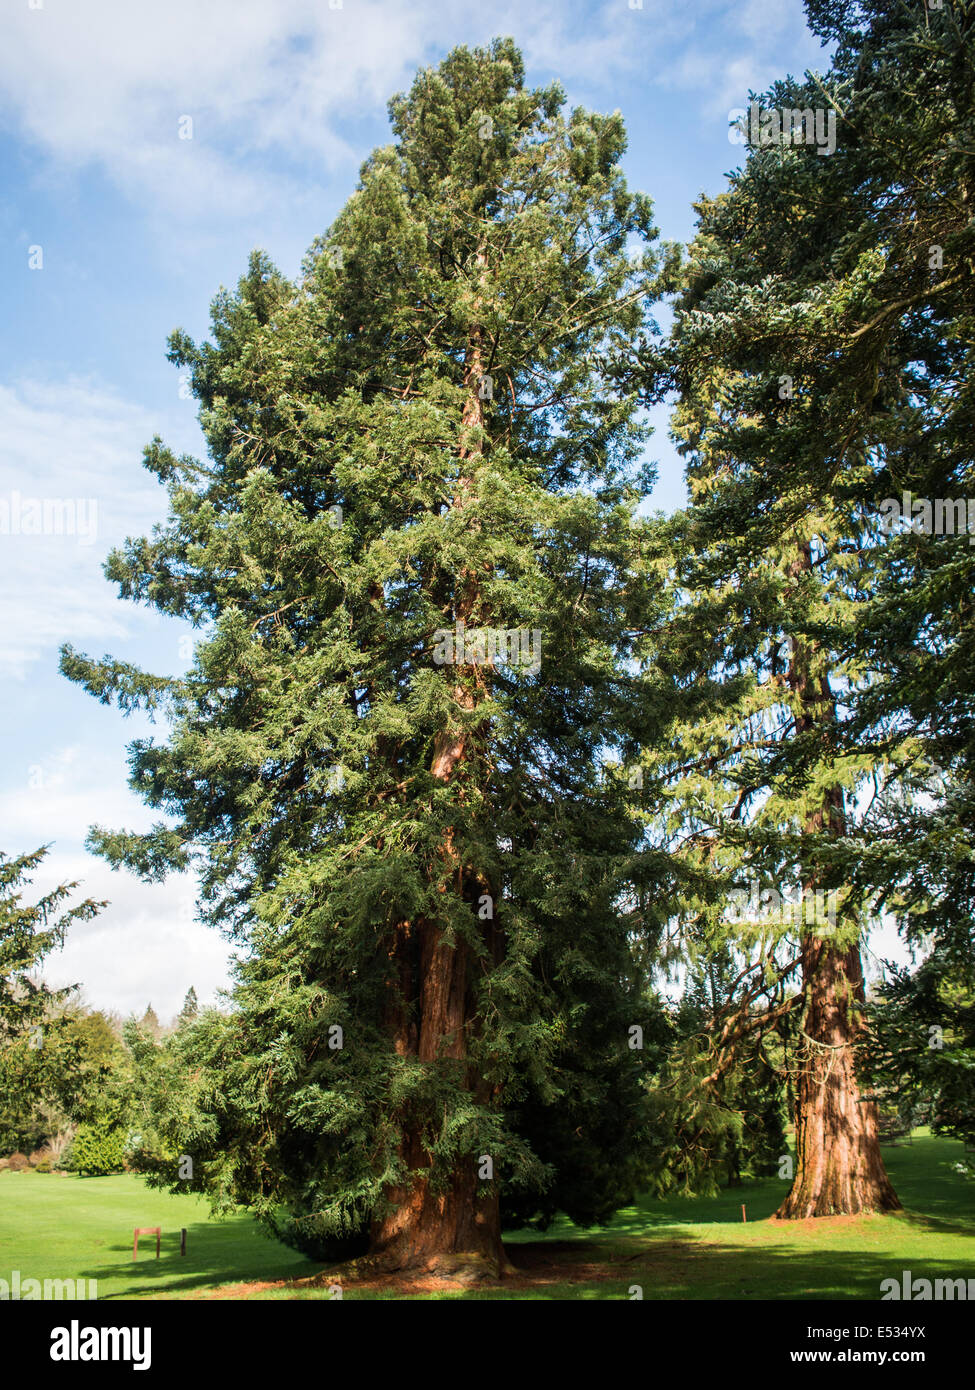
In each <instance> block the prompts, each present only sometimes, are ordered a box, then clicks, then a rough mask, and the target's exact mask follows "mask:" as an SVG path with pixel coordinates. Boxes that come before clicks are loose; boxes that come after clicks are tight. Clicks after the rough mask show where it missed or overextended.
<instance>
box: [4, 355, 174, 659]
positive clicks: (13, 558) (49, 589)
mask: <svg viewBox="0 0 975 1390" xmlns="http://www.w3.org/2000/svg"><path fill="white" fill-rule="evenodd" d="M153 432H154V422H153V421H152V420H151V418H150V416H149V414H148V412H146V411H145V410H143V409H141V408H140V407H138V406H135V405H133V404H131V403H130V402H127V401H125V400H122V399H121V398H120V397H119V396H117V395H115V394H114V393H112V392H111V391H107V390H106V389H104V388H103V387H101V386H99V385H97V384H93V383H91V382H85V381H82V380H77V379H73V380H68V381H56V382H55V381H47V382H39V381H23V382H19V383H16V384H14V385H12V386H6V387H5V386H0V440H2V444H0V614H2V618H3V621H2V623H0V676H2V677H5V678H6V679H8V680H9V679H11V678H14V679H18V680H22V679H23V678H24V677H25V676H26V675H27V673H28V671H29V670H30V669H31V667H32V666H33V664H34V663H35V662H37V661H38V660H39V659H40V658H41V657H42V656H47V657H50V658H51V660H53V659H54V650H55V648H56V647H57V646H58V645H59V644H60V643H61V642H64V641H68V640H70V641H72V642H79V641H80V642H85V641H97V642H103V641H111V640H114V639H117V638H119V637H122V636H123V635H125V634H126V633H128V632H130V631H131V630H132V625H133V624H134V623H139V622H141V623H143V624H144V623H146V622H147V621H151V619H149V618H148V615H143V614H140V611H139V610H137V609H135V608H134V607H133V606H131V605H123V604H120V603H119V601H118V598H117V595H116V593H115V591H114V589H113V588H112V586H111V585H109V584H108V583H107V582H106V580H105V576H104V574H103V573H102V562H103V560H104V557H105V554H106V551H107V550H108V549H109V548H110V547H111V545H112V544H115V543H117V542H118V541H120V540H122V539H124V537H125V536H126V535H127V534H134V533H138V532H142V531H145V530H148V529H149V528H150V527H151V525H152V523H153V522H154V521H157V520H158V519H159V517H160V515H161V513H162V507H163V502H164V498H163V496H162V493H161V490H160V489H159V488H158V487H157V486H155V484H154V483H153V481H152V479H151V478H150V477H149V475H148V474H143V473H142V472H141V470H140V468H139V466H138V464H139V459H140V456H141V452H142V447H143V445H144V444H145V443H146V441H147V440H148V439H149V438H150V437H151V435H152V434H153Z"/></svg>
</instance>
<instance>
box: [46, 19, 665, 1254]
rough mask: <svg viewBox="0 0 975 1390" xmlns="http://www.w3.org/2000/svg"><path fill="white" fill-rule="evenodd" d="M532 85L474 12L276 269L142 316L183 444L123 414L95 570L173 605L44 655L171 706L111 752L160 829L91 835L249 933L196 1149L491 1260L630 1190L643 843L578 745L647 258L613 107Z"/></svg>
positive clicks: (588, 717)
mask: <svg viewBox="0 0 975 1390" xmlns="http://www.w3.org/2000/svg"><path fill="white" fill-rule="evenodd" d="M563 106H564V97H563V94H562V92H561V90H560V89H559V87H558V86H557V85H553V86H551V87H549V88H546V89H544V90H537V91H535V90H529V89H527V88H526V87H525V86H524V82H523V69H522V61H521V58H520V55H519V54H518V52H517V50H516V49H515V47H514V46H513V44H512V43H511V42H510V41H509V40H503V41H502V40H497V41H495V42H494V43H493V44H492V45H491V47H490V49H489V50H487V51H481V50H477V51H473V52H472V51H468V50H466V49H463V48H461V49H458V50H456V51H455V52H453V53H452V54H451V55H450V56H449V57H448V58H447V59H446V61H445V62H443V63H442V64H441V65H440V66H439V67H438V68H434V69H429V70H425V71H422V72H421V73H420V74H419V76H418V77H417V79H416V81H415V83H414V85H413V88H412V90H411V92H410V93H409V95H408V96H404V97H399V98H396V99H395V100H394V101H392V102H391V104H390V114H391V118H392V124H393V132H394V136H395V142H394V143H393V144H391V145H389V146H387V147H384V148H382V149H379V150H377V151H376V152H375V153H374V154H373V155H372V157H371V158H370V159H369V160H368V161H367V163H366V164H365V165H364V167H363V169H362V174H361V180H360V183H359V186H358V188H357V190H356V192H355V193H354V194H353V196H352V198H351V199H350V200H349V202H348V204H347V206H346V207H345V209H344V210H343V212H342V213H341V215H340V216H339V217H338V219H337V221H336V222H335V224H334V225H333V227H332V228H331V229H330V231H329V233H328V234H327V236H324V237H323V238H321V239H320V240H319V241H318V242H317V243H316V244H315V245H314V246H313V248H312V250H311V252H310V253H309V256H308V258H307V261H306V263H305V266H304V273H303V276H302V278H301V280H300V281H299V282H298V283H297V284H292V283H290V282H288V281H287V280H286V279H285V278H284V277H283V276H282V275H280V274H279V273H278V272H277V271H275V270H274V269H273V268H272V266H271V265H270V264H269V263H268V262H267V261H266V259H265V258H263V257H262V256H259V255H255V257H254V258H253V259H252V261H251V264H250V268H249V270H248V272H247V274H246V275H245V276H244V277H243V279H242V280H241V281H240V284H239V286H238V289H237V291H236V293H234V294H230V293H226V292H224V293H221V295H220V296H219V297H218V298H217V300H216V301H215V303H214V306H213V341H212V342H209V343H205V344H203V345H201V346H197V345H196V344H194V343H193V342H191V341H190V340H189V339H188V338H187V337H186V336H185V335H183V334H181V333H177V334H175V335H174V336H173V338H172V340H171V352H170V356H171V359H172V361H174V362H175V363H177V364H179V365H180V366H182V367H184V368H187V369H188V370H189V372H190V374H191V378H192V384H193V391H194V393H195V395H196V397H197V399H198V400H199V402H200V420H201V423H202V426H203V429H204V432H205V435H206V439H207V444H208V449H209V460H208V461H205V462H201V461H197V460H195V459H191V458H187V457H180V458H177V457H175V456H174V455H173V454H172V453H171V452H170V451H169V450H168V449H166V448H165V447H164V445H163V444H162V443H161V442H160V441H158V440H157V441H154V442H153V443H152V444H151V445H150V447H149V448H148V449H147V451H146V458H145V461H146V465H147V466H148V467H149V468H150V469H151V470H152V471H153V472H154V473H155V474H156V475H157V476H158V477H159V478H160V479H161V480H162V481H163V482H164V483H165V484H166V485H167V487H168V492H169V500H170V514H169V518H168V520H167V522H166V523H165V524H164V525H163V526H161V527H159V528H157V530H156V531H155V532H154V534H153V535H152V536H151V537H148V538H145V539H140V540H132V541H130V542H128V543H127V544H126V546H125V547H124V548H123V549H122V550H120V551H118V552H116V553H114V554H113V555H112V557H111V559H110V561H109V563H108V566H107V572H108V574H109V577H110V578H111V579H112V580H114V581H115V582H116V583H117V584H118V585H119V589H120V592H121V594H122V596H124V597H125V598H128V599H135V600H139V601H143V602H147V603H149V604H151V605H153V606H154V607H155V608H156V609H158V610H159V611H160V612H162V613H164V614H171V615H173V616H175V617H178V618H181V619H184V620H187V621H189V622H191V623H193V624H194V625H195V626H197V627H199V628H200V629H201V632H202V636H201V640H200V641H199V643H198V644H197V647H196V654H195V659H194V662H193V665H192V668H191V669H190V670H189V671H188V672H187V673H186V675H185V676H184V677H182V678H180V679H173V680H170V679H164V678H161V677H155V676H151V675H148V674H146V673H144V672H142V671H140V670H136V669H134V668H133V667H131V666H129V665H127V664H125V663H122V662H116V661H114V660H111V659H109V658H105V659H103V660H101V661H93V660H89V659H88V658H86V657H83V656H81V655H80V654H78V653H75V652H73V651H72V650H70V649H66V650H65V652H64V655H63V669H64V671H65V672H66V674H67V675H68V676H69V677H71V678H72V679H74V680H77V681H79V682H81V683H82V684H83V685H84V686H85V687H86V688H87V689H89V690H90V691H91V692H92V693H93V694H95V695H97V696H98V697H99V698H100V699H102V700H104V701H113V700H114V701H117V703H118V704H119V705H120V707H121V708H123V709H128V708H131V707H136V706H139V707H143V708H146V709H149V710H150V711H152V710H156V709H158V710H160V711H163V712H165V714H166V716H167V717H168V719H169V721H170V733H169V736H168V739H167V740H166V741H163V742H152V741H142V740H140V741H137V742H136V743H135V744H134V745H133V746H132V785H133V786H134V787H135V788H136V789H137V790H138V791H139V792H140V793H141V794H142V795H143V796H144V797H145V799H146V800H147V801H148V802H149V803H150V804H151V805H153V806H155V807H158V808H160V810H162V811H164V812H165V813H167V815H168V817H169V819H168V820H166V821H161V822H160V823H159V825H158V826H157V827H156V828H155V829H154V830H153V831H152V832H151V833H149V834H144V835H136V834H127V833H124V832H110V831H106V830H101V829H96V830H95V831H94V832H93V836H92V842H93V844H94V845H95V846H96V847H97V848H98V849H100V850H101V851H102V852H103V853H104V854H105V855H106V856H107V857H108V858H109V860H110V861H111V862H112V863H114V864H125V865H128V866H130V867H132V868H134V869H136V870H138V871H140V872H142V873H143V874H146V875H148V876H158V875H162V874H165V873H166V872H169V871H171V870H173V869H182V868H185V867H187V866H188V865H191V864H194V865H196V866H197V867H198V869H199V871H200V874H201V882H202V904H203V910H204V913H205V915H206V916H207V917H208V918H209V919H210V920H212V921H213V922H215V923H218V924H220V925H221V926H223V927H224V928H226V929H229V930H231V931H232V932H234V933H235V934H236V935H237V936H238V938H239V939H240V940H241V941H242V942H243V943H245V944H246V947H247V952H246V954H245V955H244V956H243V957H242V960H241V963H240V964H239V967H238V986H237V992H236V1009H235V1010H234V1012H233V1013H232V1014H231V1016H230V1017H229V1018H228V1019H225V1020H222V1019H221V1018H220V1016H219V1015H217V1014H212V1015H208V1016H205V1017H204V1019H203V1020H201V1023H200V1024H199V1025H198V1028H197V1030H196V1033H195V1036H196V1038H197V1043H196V1044H195V1045H196V1046H198V1047H199V1048H200V1049H201V1053H200V1055H201V1056H203V1057H204V1058H205V1060H206V1062H207V1063H208V1066H207V1067H204V1068H203V1070H202V1071H201V1072H200V1073H199V1075H198V1077H197V1082H196V1083H195V1084H196V1089H195V1090H194V1092H193V1095H192V1097H189V1098H186V1104H184V1112H186V1111H187V1106H188V1107H189V1109H190V1110H192V1113H193V1118H192V1119H191V1120H188V1119H187V1115H186V1113H184V1115H183V1118H182V1123H183V1125H184V1129H183V1140H182V1142H184V1143H185V1144H186V1145H187V1152H189V1153H191V1154H194V1155H195V1157H196V1159H197V1160H198V1161H197V1162H196V1164H195V1174H196V1177H195V1181H196V1182H197V1183H198V1184H199V1185H201V1186H204V1187H207V1188H209V1189H210V1190H211V1191H212V1192H214V1194H215V1195H216V1196H217V1198H218V1200H219V1199H226V1200H229V1201H245V1202H248V1203H250V1204H252V1205H253V1206H254V1207H255V1208H256V1209H257V1210H258V1211H260V1212H262V1213H263V1214H265V1215H266V1216H267V1217H268V1219H269V1220H279V1219H280V1218H279V1212H280V1209H281V1207H282V1204H283V1205H284V1207H286V1208H287V1209H288V1210H289V1211H290V1213H291V1217H292V1225H291V1226H290V1228H289V1229H290V1231H291V1234H292V1235H293V1236H294V1237H295V1238H297V1239H312V1238H315V1237H317V1236H319V1235H326V1236H327V1235H329V1234H334V1235H347V1234H355V1235H367V1236H368V1238H369V1242H370V1248H371V1251H372V1255H373V1257H374V1259H375V1261H376V1262H377V1263H379V1264H382V1265H384V1266H385V1267H388V1268H391V1269H395V1268H405V1267H408V1266H411V1265H416V1264H424V1265H426V1266H427V1267H434V1266H438V1267H442V1268H449V1267H451V1265H452V1264H455V1263H457V1262H458V1261H460V1263H462V1264H464V1263H466V1264H471V1262H473V1265H474V1266H475V1267H477V1266H478V1265H480V1266H482V1267H484V1268H486V1269H495V1270H496V1269H498V1268H499V1267H501V1266H502V1265H503V1263H504V1255H503V1250H502V1247H501V1240H500V1231H501V1221H502V1208H503V1209H504V1210H505V1211H507V1212H509V1213H511V1214H515V1215H517V1216H518V1218H519V1219H530V1218H532V1217H538V1218H539V1219H542V1220H544V1219H547V1217H548V1215H550V1214H551V1211H552V1210H554V1209H555V1207H557V1206H562V1207H563V1208H565V1209H568V1210H569V1211H570V1212H571V1213H572V1214H574V1215H576V1216H577V1217H578V1218H579V1219H581V1220H593V1219H595V1218H596V1217H598V1216H605V1215H606V1214H608V1212H609V1211H611V1210H612V1209H613V1208H614V1206H616V1205H618V1204H619V1203H620V1202H622V1201H625V1200H627V1199H628V1198H629V1197H630V1195H631V1193H632V1182H633V1174H634V1166H633V1158H634V1155H633V1152H632V1149H633V1138H634V1135H635V1133H636V1131H637V1127H638V1125H639V1123H640V1118H641V1113H642V1112H641V1093H640V1088H639V1082H638V1078H637V1074H636V1072H635V1070H634V1067H633V1062H632V1054H629V1055H628V1053H627V1047H626V1041H627V1027H628V1026H629V1025H630V1024H632V1022H633V1021H634V1017H635V1012H636V1011H637V1010H638V1008H639V1003H638V1001H639V990H638V982H637V980H636V978H635V971H634V968H633V964H632V960H631V948H630V943H629V940H628V928H629V926H630V925H631V924H630V922H629V920H628V913H627V909H626V906H625V904H626V903H627V902H629V901H632V900H633V896H634V893H636V894H637V896H639V894H640V893H641V892H642V893H643V894H646V892H647V891H648V884H647V883H646V882H645V881H641V876H642V879H643V880H645V876H646V874H647V873H648V872H649V869H648V868H647V861H645V860H644V859H643V858H642V857H641V856H640V855H639V853H638V848H637V847H638V839H639V830H638V827H636V826H635V823H634V822H633V820H632V818H631V815H630V810H629V807H628V804H627V795H626V791H625V789H624V788H623V787H621V785H620V783H619V780H618V779H614V778H613V777H611V776H607V775H606V774H605V772H604V770H603V754H604V749H605V747H606V745H607V744H609V743H612V741H613V739H614V736H615V733H616V731H618V730H619V728H621V727H622V726H623V724H625V723H626V722H627V721H631V720H632V717H633V703H632V700H633V693H634V686H633V680H632V676H631V668H630V657H631V655H632V653H631V648H630V640H631V639H630V637H629V635H628V634H629V633H630V632H631V630H632V628H633V627H634V619H633V616H632V614H631V613H630V612H629V607H630V605H631V603H632V596H631V593H630V588H629V586H628V581H627V574H628V568H629V566H630V565H631V562H632V551H633V545H634V539H633V537H634V532H633V527H632V524H631V516H632V512H633V508H634V507H635V505H636V504H637V502H638V500H639V497H640V495H641V488H642V487H643V483H641V481H640V474H639V470H638V468H637V463H638V459H639V456H640V454H641V451H642V448H643V443H644V439H645V436H646V431H645V429H644V427H643V426H642V425H641V424H640V422H639V419H638V404H639V392H638V388H637V385H636V384H635V383H636V381H637V379H638V373H637V368H638V367H639V366H640V365H641V361H642V366H643V368H644V369H645V366H646V359H647V354H648V353H651V352H652V351H653V346H652V341H651V340H650V338H649V337H648V331H647V318H646V315H647V308H648V305H649V304H650V303H651V301H652V298H653V295H654V282H655V279H656V276H657V274H658V269H659V267H658V264H657V260H658V258H657V253H655V252H654V251H653V250H652V248H651V243H652V242H653V240H654V238H655V236H656V233H655V230H654V229H653V227H652V225H651V209H650V205H649V203H648V201H647V199H646V198H644V197H643V196H641V195H634V194H631V193H630V192H628V191H627V188H626V185H625V182H624V179H623V176H622V174H621V172H620V167H619V161H620V157H621V155H622V153H623V150H624V147H625V137H624V131H623V125H622V121H621V118H620V117H619V115H618V114H616V115H611V116H601V115H595V114H591V113H587V112H585V111H582V110H575V111H572V112H571V113H570V114H566V113H565V112H564V110H563ZM634 247H637V251H636V254H634ZM644 481H645V480H644ZM499 632H501V633H505V634H508V636H507V637H506V639H505V641H506V642H510V640H511V636H510V635H511V634H512V633H514V634H519V635H518V636H516V637H515V639H514V640H515V649H514V651H512V650H510V649H508V650H507V651H506V654H503V655H501V656H499V655H498V654H497V650H496V642H495V636H494V635H496V634H497V633H499ZM628 894H629V896H628ZM190 1099H192V1105H189V1100H190Z"/></svg>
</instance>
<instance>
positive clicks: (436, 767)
mask: <svg viewBox="0 0 975 1390" xmlns="http://www.w3.org/2000/svg"><path fill="white" fill-rule="evenodd" d="M477 265H478V268H479V270H480V271H481V273H482V274H483V273H484V271H485V268H486V258H485V256H484V254H483V251H482V252H480V253H479V254H478V256H477ZM484 371H485V366H484V335H483V330H482V328H481V327H480V326H478V325H475V326H474V327H473V328H472V329H471V331H470V335H469V339H468V344H467V352H466V356H465V363H464V385H465V390H466V397H465V403H464V408H463V411H462V414H461V434H460V458H461V462H462V465H463V464H464V463H465V462H470V463H471V464H472V465H473V464H475V463H476V460H477V457H478V456H479V455H480V454H482V452H483V442H482V435H481V431H482V429H483V426H484V405H483V399H482V395H481V382H482V380H483V377H484ZM471 496H472V478H471V475H470V473H469V472H468V470H467V469H466V468H463V467H462V469H461V476H460V477H459V479H458V484H457V491H456V494H455V496H454V500H453V507H454V509H455V510H460V509H461V508H463V507H464V506H465V505H466V504H467V503H468V502H469V501H470V500H471ZM479 601H480V593H479V576H478V575H477V573H475V572H473V571H471V572H468V573H465V574H464V576H463V579H462V582H461V584H460V586H459V593H458V594H457V596H456V606H455V616H456V617H457V618H462V619H463V620H464V621H465V622H467V621H469V620H470V619H471V618H472V617H475V616H477V614H478V605H479ZM456 655H457V658H458V660H459V661H461V662H462V661H463V654H462V653H460V654H456ZM482 685H483V674H482V673H480V672H478V671H477V670H475V671H474V673H473V679H472V680H467V681H465V680H464V679H462V678H461V677H460V676H459V675H458V677H457V679H456V681H455V683H454V688H453V690H452V692H451V693H452V697H453V700H454V703H455V704H456V705H457V707H458V709H461V710H464V711H467V712H470V711H472V710H474V709H475V708H476V706H477V691H478V689H479V687H481V686H482ZM468 742H469V735H468V734H467V733H466V731H463V730H444V731H442V732H441V733H440V734H439V735H438V736H437V738H436V739H435V741H434V748H433V757H432V760H431V765H430V771H431V773H432V774H433V776H434V777H436V778H437V779H438V780H440V781H443V782H449V781H451V780H452V779H453V778H454V776H455V774H456V772H457V769H458V768H459V767H460V765H461V763H462V762H463V761H464V759H465V758H466V757H468V756H469V749H468ZM442 855H443V858H444V860H445V861H446V862H447V863H448V864H450V865H451V866H452V867H453V868H454V870H455V872H456V885H457V891H458V892H461V893H463V894H464V896H465V897H467V898H468V899H470V898H471V894H472V893H473V900H472V905H471V913H472V917H473V918H475V920H476V908H475V906H474V904H475V903H476V901H477V895H478V893H479V892H480V891H481V889H482V888H484V886H485V885H483V883H482V882H481V881H480V880H479V878H478V875H477V873H476V871H475V870H473V869H472V868H471V866H469V865H465V864H462V863H461V862H460V860H459V857H458V855H457V852H456V849H455V846H454V841H453V833H452V832H451V831H448V832H447V834H446V836H445V840H444V844H443V846H442ZM479 926H480V928H481V931H482V936H483V938H484V941H485V945H486V947H487V951H488V957H489V959H494V960H497V959H498V955H499V952H500V938H499V935H498V932H497V929H496V926H495V923H494V920H493V918H492V919H490V920H487V921H484V922H483V923H481V922H479ZM472 959H473V958H472V953H471V950H470V948H469V946H467V945H466V944H465V943H464V942H462V941H458V940H457V939H456V938H448V937H447V936H446V934H445V932H444V931H443V928H442V927H441V926H440V925H439V924H438V923H436V922H433V921H428V920H423V919H421V920H419V921H417V922H414V923H409V922H403V923H401V924H400V926H399V928H398V931H397V941H396V947H395V950H394V967H395V968H394V980H393V981H391V983H393V984H394V985H395V988H394V990H393V995H394V997H395V998H396V999H397V1000H398V1003H397V1004H396V1005H395V1006H393V1008H392V1009H391V1012H390V1020H389V1021H390V1025H391V1029H392V1032H393V1037H394V1045H395V1047H396V1050H397V1052H399V1053H400V1054H401V1055H403V1056H413V1057H416V1058H417V1060H418V1061H419V1062H421V1063H425V1064H427V1065H430V1066H436V1065H443V1064H444V1063H445V1062H450V1061H451V1060H452V1061H454V1062H456V1063H457V1065H458V1067H459V1068H460V1069H461V1075H462V1077H463V1084H464V1085H465V1086H466V1087H467V1088H468V1089H469V1090H470V1091H471V1092H472V1093H473V1094H474V1096H475V1098H476V1099H477V1100H478V1101H479V1102H480V1103H482V1104H484V1103H486V1102H488V1101H489V1100H490V1099H491V1088H490V1086H488V1085H487V1084H486V1083H485V1082H484V1080H483V1079H482V1078H481V1077H479V1076H477V1075H476V1074H475V1072H474V1069H473V1067H472V1066H471V1065H470V1063H469V1062H468V1061H467V1055H468V1054H467V1048H468V1039H469V1035H470V1033H471V1032H472V1031H473V1030H474V1029H475V1028H476V1026H477V1021H476V1018H475V1002H474V992H473V980H472V978H471V975H472V970H471V964H472ZM428 1144H429V1137H428V1136H425V1135H424V1133H423V1132H422V1128H421V1127H420V1126H419V1124H418V1122H417V1121H416V1120H415V1118H413V1117H410V1116H406V1117H404V1120H403V1140H402V1145H401V1149H400V1156H401V1158H402V1159H403V1161H404V1163H405V1164H406V1166H407V1167H408V1169H409V1170H410V1177H409V1179H408V1180H407V1181H406V1182H405V1183H404V1184H403V1185H401V1186H399V1187H396V1188H392V1189H390V1190H389V1191H387V1193H386V1197H387V1200H388V1202H389V1203H390V1210H389V1212H388V1213H387V1215H386V1216H385V1217H383V1218H382V1219H380V1220H378V1221H376V1222H375V1223H374V1224H373V1228H372V1232H371V1243H370V1255H369V1257H368V1258H369V1262H370V1264H372V1265H374V1266H378V1267H381V1268H383V1269H387V1270H390V1271H396V1270H423V1271H427V1272H435V1273H438V1274H444V1275H451V1276H453V1277H456V1278H459V1279H465V1280H466V1279H478V1278H485V1277H491V1278H497V1277H499V1276H500V1275H502V1274H504V1273H505V1272H507V1271H508V1270H510V1269H511V1265H510V1263H509V1262H508V1260H507V1257H506V1255H505V1252H504V1247H503V1246H502V1243H501V1218H500V1212H499V1202H498V1194H497V1189H496V1187H495V1184H494V1181H493V1179H482V1178H481V1176H480V1174H479V1172H478V1156H473V1155H472V1156H465V1157H463V1158H461V1159H459V1160H458V1161H457V1163H456V1164H455V1166H454V1168H453V1170H452V1172H450V1173H448V1174H446V1175H441V1177H440V1179H439V1180H437V1181H435V1180H434V1179H433V1178H432V1176H431V1172H430V1169H431V1165H432V1160H431V1156H430V1152H429V1148H428ZM491 1157H493V1155H492V1156H491Z"/></svg>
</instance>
